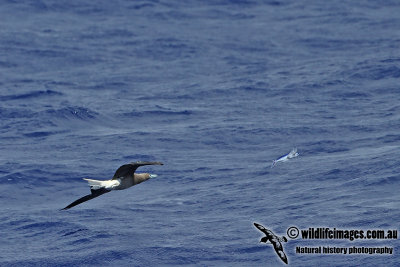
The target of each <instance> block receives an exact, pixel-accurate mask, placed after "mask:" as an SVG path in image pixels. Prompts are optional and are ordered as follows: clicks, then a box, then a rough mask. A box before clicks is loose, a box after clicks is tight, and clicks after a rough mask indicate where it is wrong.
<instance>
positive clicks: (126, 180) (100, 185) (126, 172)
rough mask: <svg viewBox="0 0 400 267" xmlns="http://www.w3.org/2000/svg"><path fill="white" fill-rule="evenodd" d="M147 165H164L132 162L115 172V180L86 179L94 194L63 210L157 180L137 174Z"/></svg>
mask: <svg viewBox="0 0 400 267" xmlns="http://www.w3.org/2000/svg"><path fill="white" fill-rule="evenodd" d="M145 165H164V164H162V163H161V162H157V161H137V162H131V163H128V164H125V165H122V166H121V167H119V168H118V170H117V171H116V172H115V174H114V176H113V178H112V179H111V180H107V181H98V180H92V179H86V178H84V180H86V181H88V183H89V186H90V191H92V193H91V194H90V195H86V196H84V197H81V198H80V199H78V200H75V201H74V202H72V203H71V204H69V205H68V206H66V207H65V208H63V210H67V209H70V208H72V207H74V206H76V205H79V204H81V203H83V202H85V201H88V200H91V199H92V198H95V197H98V196H101V195H102V194H105V193H108V192H111V191H112V190H123V189H127V188H129V187H131V186H134V185H137V184H140V183H141V182H144V181H146V180H148V179H150V178H155V177H157V175H155V174H149V173H135V171H136V169H137V168H139V167H140V166H145Z"/></svg>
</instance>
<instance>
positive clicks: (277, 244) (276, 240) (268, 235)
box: [254, 223, 288, 264]
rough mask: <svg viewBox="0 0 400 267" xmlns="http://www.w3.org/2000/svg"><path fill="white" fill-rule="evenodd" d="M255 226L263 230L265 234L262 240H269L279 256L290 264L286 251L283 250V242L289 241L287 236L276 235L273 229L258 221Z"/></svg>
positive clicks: (265, 241)
mask: <svg viewBox="0 0 400 267" xmlns="http://www.w3.org/2000/svg"><path fill="white" fill-rule="evenodd" d="M254 225H255V227H257V229H258V230H260V231H261V232H263V233H264V234H265V236H264V237H263V238H261V240H260V242H263V243H267V242H268V241H269V242H271V244H272V245H273V246H274V249H275V251H276V253H277V254H278V256H279V258H281V260H282V261H283V262H284V263H286V264H288V259H287V257H286V254H285V252H283V247H282V243H281V242H287V239H286V237H284V236H283V237H278V236H276V235H275V234H274V233H273V232H272V231H271V230H268V229H267V228H265V227H264V226H262V225H261V224H258V223H254Z"/></svg>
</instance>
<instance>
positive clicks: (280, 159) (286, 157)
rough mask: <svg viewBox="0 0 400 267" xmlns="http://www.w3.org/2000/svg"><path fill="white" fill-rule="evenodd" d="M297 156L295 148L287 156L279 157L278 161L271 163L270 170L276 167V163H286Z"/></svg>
mask: <svg viewBox="0 0 400 267" xmlns="http://www.w3.org/2000/svg"><path fill="white" fill-rule="evenodd" d="M298 155H299V153H297V148H293V149H292V151H290V152H289V154H286V155H284V156H282V157H280V158H279V159H276V160H274V161H272V166H271V168H273V167H274V166H275V165H276V163H278V162H284V161H288V160H289V159H292V158H295V157H297V156H298Z"/></svg>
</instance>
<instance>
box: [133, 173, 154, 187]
mask: <svg viewBox="0 0 400 267" xmlns="http://www.w3.org/2000/svg"><path fill="white" fill-rule="evenodd" d="M156 177H157V174H150V173H135V174H134V180H135V184H140V183H141V182H144V181H147V180H149V179H150V178H156Z"/></svg>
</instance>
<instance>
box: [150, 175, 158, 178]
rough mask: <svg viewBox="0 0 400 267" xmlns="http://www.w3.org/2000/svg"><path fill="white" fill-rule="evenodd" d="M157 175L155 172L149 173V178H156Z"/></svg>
mask: <svg viewBox="0 0 400 267" xmlns="http://www.w3.org/2000/svg"><path fill="white" fill-rule="evenodd" d="M157 176H158V175H157V174H150V178H156V177H157Z"/></svg>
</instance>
